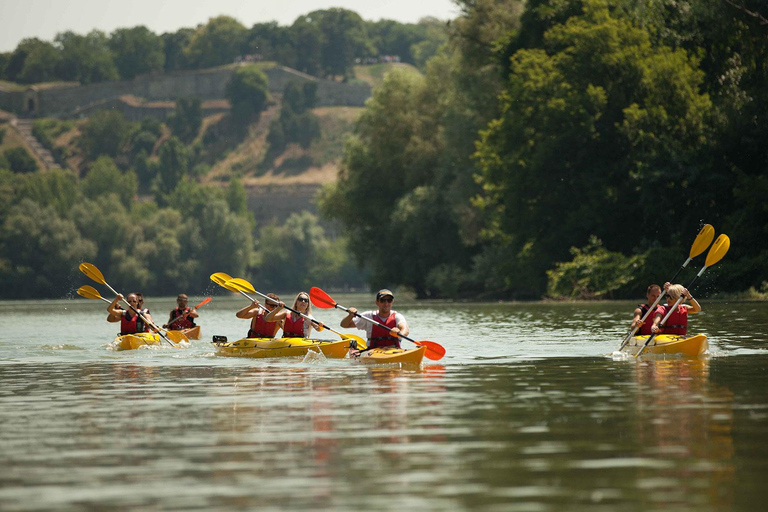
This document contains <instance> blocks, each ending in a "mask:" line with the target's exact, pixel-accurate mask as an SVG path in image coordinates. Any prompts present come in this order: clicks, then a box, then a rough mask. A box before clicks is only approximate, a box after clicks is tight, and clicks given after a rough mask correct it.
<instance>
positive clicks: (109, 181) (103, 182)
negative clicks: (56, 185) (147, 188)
mask: <svg viewBox="0 0 768 512" xmlns="http://www.w3.org/2000/svg"><path fill="white" fill-rule="evenodd" d="M138 187H139V185H138V178H137V177H136V173H134V172H132V171H128V172H125V173H123V172H121V171H120V169H118V168H117V165H115V162H114V160H112V159H111V158H110V157H108V156H101V157H99V158H98V160H96V161H95V162H94V163H93V165H92V166H91V168H90V170H89V171H88V174H86V176H85V178H83V179H82V181H81V182H80V188H81V190H82V191H83V194H84V195H85V196H86V197H89V198H92V199H95V198H97V197H99V196H101V195H106V194H110V193H111V194H115V195H116V196H117V197H118V198H119V200H120V202H121V203H122V204H123V205H125V206H126V207H127V206H129V205H130V203H131V200H132V199H133V197H134V196H135V195H136V193H137V191H138Z"/></svg>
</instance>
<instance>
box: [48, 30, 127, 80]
mask: <svg viewBox="0 0 768 512" xmlns="http://www.w3.org/2000/svg"><path fill="white" fill-rule="evenodd" d="M54 40H55V42H56V43H58V44H59V45H60V46H61V62H60V66H59V72H58V75H59V77H61V78H62V79H63V80H76V81H78V82H80V83H81V84H90V83H95V82H103V81H106V80H117V79H118V78H119V76H120V75H119V73H118V72H117V67H116V66H115V63H114V61H113V60H112V54H111V52H110V50H109V39H108V38H107V36H106V34H104V32H101V31H98V30H92V31H91V32H89V33H88V34H87V35H85V36H81V35H78V34H75V33H74V32H71V31H67V32H63V33H60V34H57V35H56V38H55V39H54Z"/></svg>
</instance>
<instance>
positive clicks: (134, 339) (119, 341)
mask: <svg viewBox="0 0 768 512" xmlns="http://www.w3.org/2000/svg"><path fill="white" fill-rule="evenodd" d="M161 342H162V338H160V335H159V334H157V333H155V332H137V333H136V334H126V335H124V336H118V337H117V338H115V341H114V342H113V346H114V347H115V348H116V349H117V350H136V349H137V348H141V347H146V346H151V345H160V343H161Z"/></svg>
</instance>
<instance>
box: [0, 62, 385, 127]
mask: <svg viewBox="0 0 768 512" xmlns="http://www.w3.org/2000/svg"><path fill="white" fill-rule="evenodd" d="M235 69H237V65H230V66H223V67H218V68H211V69H205V70H198V71H180V72H174V73H158V74H152V75H143V76H138V77H136V78H134V79H133V80H124V81H119V82H101V83H97V84H89V85H77V84H64V85H61V86H57V87H46V88H39V87H35V86H31V87H28V88H27V89H26V90H24V91H10V92H8V91H3V90H0V108H2V109H4V110H9V111H11V112H14V113H16V114H18V115H22V116H25V115H26V116H36V117H71V116H72V115H73V114H74V115H85V113H86V112H92V111H93V110H98V109H99V108H114V106H115V103H114V101H115V100H118V99H119V98H120V97H121V96H133V97H137V98H142V99H143V100H145V101H169V100H177V99H179V98H199V99H200V100H202V101H205V100H214V99H222V98H225V96H226V95H225V88H226V85H227V82H228V81H229V79H230V77H231V76H232V74H233V73H234V71H235ZM262 70H263V71H264V73H265V74H266V75H267V78H268V79H269V90H270V92H273V93H281V92H282V91H283V89H284V87H285V85H286V84H287V83H288V82H289V81H313V82H317V84H318V88H317V99H318V106H363V104H364V103H365V100H366V99H368V97H370V95H371V88H370V86H368V85H366V84H345V83H340V82H333V81H329V80H321V79H318V78H315V77H313V76H310V75H307V74H304V73H301V72H298V71H296V70H293V69H290V68H286V67H283V66H273V67H263V68H262ZM102 106H103V107H102ZM131 108H132V107H131V106H130V105H128V106H123V107H122V109H123V110H124V111H126V110H127V111H130V109H131ZM136 108H139V107H136ZM126 113H127V114H129V112H126ZM128 117H135V116H131V115H128Z"/></svg>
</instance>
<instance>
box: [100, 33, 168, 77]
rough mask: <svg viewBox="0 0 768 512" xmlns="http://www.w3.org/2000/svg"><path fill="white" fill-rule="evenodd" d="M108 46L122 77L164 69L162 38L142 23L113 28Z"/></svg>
mask: <svg viewBox="0 0 768 512" xmlns="http://www.w3.org/2000/svg"><path fill="white" fill-rule="evenodd" d="M109 47H110V49H111V50H112V55H113V58H114V62H115V66H116V67H117V70H118V72H119V73H120V76H121V77H122V78H124V79H131V78H133V77H135V76H136V75H143V74H147V73H153V72H155V71H162V70H163V69H164V64H165V48H164V45H163V40H162V39H161V38H160V36H158V35H157V34H155V33H154V32H152V31H151V30H149V29H148V28H147V27H145V26H143V25H139V26H136V27H133V28H119V29H117V30H115V31H114V32H112V35H111V36H110V39H109Z"/></svg>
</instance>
